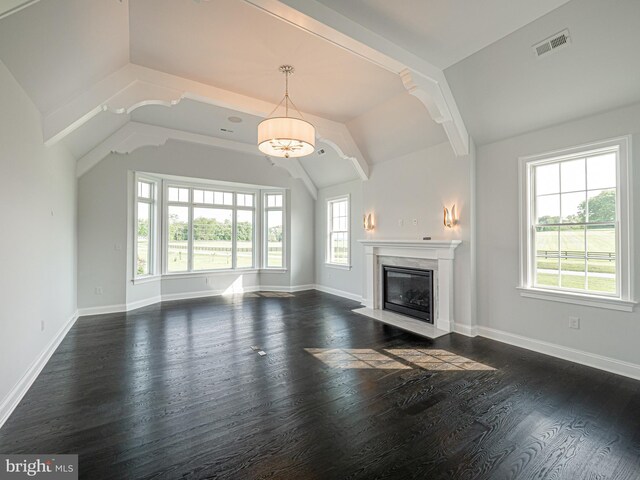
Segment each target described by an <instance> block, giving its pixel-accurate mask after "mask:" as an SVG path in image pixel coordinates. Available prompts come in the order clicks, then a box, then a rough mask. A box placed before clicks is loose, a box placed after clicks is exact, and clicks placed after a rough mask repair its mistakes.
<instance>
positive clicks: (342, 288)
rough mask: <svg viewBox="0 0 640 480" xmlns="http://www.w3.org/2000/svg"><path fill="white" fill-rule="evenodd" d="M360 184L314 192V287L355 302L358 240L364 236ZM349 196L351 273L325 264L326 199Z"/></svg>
mask: <svg viewBox="0 0 640 480" xmlns="http://www.w3.org/2000/svg"><path fill="white" fill-rule="evenodd" d="M362 183H363V182H361V181H360V180H355V181H352V182H347V183H341V184H339V185H333V186H331V187H326V188H323V189H321V190H319V191H318V201H317V202H316V212H315V213H316V216H315V222H316V241H315V245H316V250H315V252H316V257H315V260H316V284H318V285H319V286H320V287H324V288H326V289H327V291H330V292H331V291H332V289H333V290H337V292H335V293H338V294H341V295H343V296H348V297H351V298H354V299H357V300H360V299H361V298H362V291H363V288H364V278H363V272H364V253H363V249H362V245H361V244H360V243H359V242H358V240H360V239H362V238H363V236H364V230H363V228H362V214H363V213H362V212H363V210H362ZM342 195H349V200H350V202H351V203H350V213H351V218H350V220H351V222H350V232H351V241H350V248H351V270H344V269H340V268H336V267H332V266H330V265H327V264H326V256H327V232H328V226H327V199H329V198H333V197H339V196H342Z"/></svg>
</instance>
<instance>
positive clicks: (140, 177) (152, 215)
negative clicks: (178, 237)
mask: <svg viewBox="0 0 640 480" xmlns="http://www.w3.org/2000/svg"><path fill="white" fill-rule="evenodd" d="M139 182H144V183H148V184H149V185H150V186H151V188H150V192H149V193H150V195H149V198H148V199H147V198H144V197H139V196H138V183H139ZM158 184H159V180H158V179H156V178H153V177H151V176H148V175H144V174H139V173H138V172H134V175H133V255H132V256H133V266H132V268H133V279H134V280H145V279H149V278H153V277H157V276H158V262H157V255H156V252H157V251H158V193H159V188H158ZM139 202H142V203H147V204H149V255H148V257H149V258H148V273H145V274H139V273H138V203H139Z"/></svg>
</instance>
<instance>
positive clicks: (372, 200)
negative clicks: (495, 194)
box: [316, 143, 474, 325]
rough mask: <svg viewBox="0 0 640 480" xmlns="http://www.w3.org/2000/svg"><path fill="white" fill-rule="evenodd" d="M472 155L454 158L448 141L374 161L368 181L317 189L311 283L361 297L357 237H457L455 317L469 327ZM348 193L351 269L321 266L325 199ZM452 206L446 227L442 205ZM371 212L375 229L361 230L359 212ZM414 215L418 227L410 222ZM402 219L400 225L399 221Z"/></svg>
mask: <svg viewBox="0 0 640 480" xmlns="http://www.w3.org/2000/svg"><path fill="white" fill-rule="evenodd" d="M473 160H474V157H473V155H469V156H465V157H456V156H455V155H454V153H453V150H452V149H451V146H450V145H449V144H448V143H443V144H440V145H437V146H435V147H431V148H427V149H424V150H421V151H418V152H415V153H412V154H409V155H405V156H403V157H399V158H396V159H393V160H389V161H386V162H382V163H377V164H375V165H374V166H373V167H372V169H371V175H370V178H369V180H367V181H364V182H359V181H357V182H349V183H346V184H342V185H336V186H333V187H328V188H325V189H322V190H321V191H320V194H319V198H318V202H317V205H316V245H317V249H316V250H317V251H316V283H317V284H319V285H321V286H324V287H328V288H333V289H337V290H342V291H345V292H347V293H349V294H354V295H357V296H361V295H362V292H363V288H364V269H363V262H364V258H363V256H364V253H363V249H362V248H361V246H360V244H359V243H358V242H357V241H356V240H357V239H360V238H365V237H366V238H371V239H421V238H423V237H425V236H430V237H432V238H433V239H459V240H462V244H461V245H460V246H459V247H458V248H457V249H456V260H455V272H454V276H455V287H454V320H455V322H456V323H457V324H463V325H471V324H472V322H473V315H472V308H471V305H472V291H473V290H472V283H473V282H472V271H473V269H472V268H471V245H470V238H471V220H472V216H471V200H472V197H471V195H472V191H473V190H472V180H473V177H472V175H471V172H472V168H473ZM342 193H350V194H351V198H352V206H351V216H352V222H351V228H352V242H351V244H352V245H351V246H352V263H353V269H352V270H351V271H341V270H335V269H332V268H330V267H327V266H326V265H324V258H325V257H324V250H325V243H326V229H327V226H326V225H327V224H326V222H327V218H326V217H327V211H326V198H328V197H332V196H336V195H339V194H342ZM453 204H455V205H456V208H457V210H458V212H459V216H460V223H459V224H458V225H457V226H455V227H454V228H446V227H444V225H443V223H442V208H443V207H444V206H447V207H451V206H452V205H453ZM365 212H366V213H369V212H373V214H374V217H375V224H376V226H375V229H374V230H373V232H371V233H365V232H364V229H363V227H362V215H363V214H364V213H365ZM413 219H417V221H418V225H413ZM400 220H402V223H403V224H402V225H400V224H399V221H400Z"/></svg>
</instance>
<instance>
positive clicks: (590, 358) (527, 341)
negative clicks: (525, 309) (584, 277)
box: [478, 326, 640, 380]
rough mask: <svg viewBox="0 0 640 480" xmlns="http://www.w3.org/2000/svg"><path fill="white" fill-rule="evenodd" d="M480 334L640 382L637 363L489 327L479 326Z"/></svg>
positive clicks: (639, 371) (639, 367)
mask: <svg viewBox="0 0 640 480" xmlns="http://www.w3.org/2000/svg"><path fill="white" fill-rule="evenodd" d="M478 334H479V335H480V336H482V337H486V338H490V339H491V340H497V341H498V342H502V343H508V344H509V345H514V346H516V347H521V348H526V349H527V350H533V351H534V352H538V353H544V354H545V355H551V356H553V357H558V358H562V359H563V360H568V361H570V362H575V363H580V364H582V365H586V366H588V367H593V368H597V369H599V370H605V371H607V372H611V373H615V374H617V375H623V376H625V377H630V378H635V379H636V380H640V365H638V364H635V363H630V362H625V361H623V360H616V359H615V358H611V357H605V356H603V355H598V354H595V353H590V352H585V351H584V350H577V349H575V348H570V347H565V346H562V345H558V344H555V343H549V342H545V341H543V340H535V339H533V338H528V337H524V336H522V335H517V334H515V333H509V332H505V331H502V330H496V329H493V328H489V327H483V326H478Z"/></svg>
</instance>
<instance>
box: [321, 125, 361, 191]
mask: <svg viewBox="0 0 640 480" xmlns="http://www.w3.org/2000/svg"><path fill="white" fill-rule="evenodd" d="M316 136H317V135H316ZM317 137H318V141H320V142H324V143H326V144H327V145H329V146H330V147H331V148H333V149H334V150H335V151H336V153H337V154H338V156H339V157H341V158H343V159H345V160H348V161H350V162H351V164H352V165H353V168H355V170H356V172H357V173H358V176H359V177H360V180H368V179H369V165H368V164H366V163H365V164H363V163H362V162H360V161H358V158H357V157H350V156H348V155H345V153H344V152H343V151H342V149H341V148H340V146H339V145H338V144H337V143H336V142H334V141H333V140H331V139H330V138H325V137H320V136H317Z"/></svg>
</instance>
